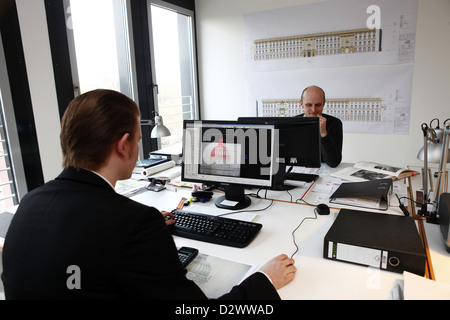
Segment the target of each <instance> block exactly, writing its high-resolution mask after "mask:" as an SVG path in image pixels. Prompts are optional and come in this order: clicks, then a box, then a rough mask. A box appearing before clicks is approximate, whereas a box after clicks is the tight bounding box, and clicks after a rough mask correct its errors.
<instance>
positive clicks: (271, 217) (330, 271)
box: [0, 164, 450, 300]
mask: <svg viewBox="0 0 450 320" xmlns="http://www.w3.org/2000/svg"><path fill="white" fill-rule="evenodd" d="M344 166H345V164H344ZM341 167H342V165H341V166H339V167H338V168H337V169H340V168H341ZM327 179H328V177H326V176H322V175H321V177H320V178H319V180H318V181H317V184H318V185H319V184H321V183H322V184H323V183H327V182H328V180H327ZM415 179H416V180H417V181H416V182H415V183H416V187H417V184H420V178H419V177H417V178H415ZM307 187H308V186H305V187H304V188H296V189H294V190H291V191H289V193H288V192H286V191H268V192H267V193H266V192H265V191H260V192H259V196H261V197H266V198H268V199H258V198H255V197H252V198H251V199H252V204H251V206H250V207H249V208H248V210H258V209H264V208H266V207H268V206H269V205H271V204H272V205H271V206H270V207H269V208H268V209H266V210H263V211H259V212H247V213H238V214H232V215H229V216H227V217H229V218H235V219H242V220H250V219H253V218H255V221H256V222H258V223H261V224H263V228H262V229H261V231H260V233H259V234H258V236H257V237H256V239H255V240H254V241H253V242H252V243H251V244H250V245H249V246H248V247H246V248H244V249H238V248H232V247H226V246H219V245H215V244H210V243H205V242H199V241H195V240H190V239H185V238H181V237H175V242H176V245H177V246H178V247H181V246H190V247H194V248H197V249H199V251H200V253H203V254H207V255H211V256H216V257H219V258H223V259H227V260H230V261H235V262H239V263H244V264H248V265H253V266H261V265H263V264H264V263H265V262H267V261H268V260H269V259H271V258H273V257H274V256H277V255H279V254H281V253H285V254H287V255H289V256H291V255H292V254H293V253H294V252H295V250H296V248H295V245H294V242H293V238H292V232H293V231H294V229H295V228H296V227H297V226H298V225H299V224H300V222H301V221H302V220H303V219H304V218H305V217H311V218H312V217H314V208H315V207H314V206H309V205H306V204H302V203H295V201H296V200H297V199H299V198H302V197H304V199H305V200H306V201H308V202H311V203H316V204H317V201H321V200H323V198H320V197H318V196H317V193H316V194H315V193H314V192H311V189H310V191H309V192H308V193H307V194H306V195H304V194H305V191H306V190H305V189H307ZM255 192H257V190H250V191H247V193H255ZM190 194H191V190H190V189H189V188H182V187H178V188H175V187H172V188H170V189H167V190H164V191H161V192H151V191H146V192H143V193H140V194H137V195H135V196H133V197H132V199H133V200H135V201H137V202H140V203H143V204H146V205H149V206H153V207H156V208H157V209H159V210H164V211H171V210H172V209H174V208H175V207H176V206H177V205H178V204H179V202H180V200H181V198H182V197H185V198H190ZM219 195H221V194H219V193H216V194H214V198H215V197H218V196H219ZM270 199H275V201H273V203H272V200H270ZM321 202H323V201H321ZM325 202H326V201H325ZM185 209H186V210H192V211H198V212H203V213H208V214H212V215H217V214H221V213H224V212H230V211H227V210H223V209H219V208H216V207H215V205H214V202H213V201H210V202H208V203H204V204H201V203H192V204H191V205H190V206H189V207H186V208H185ZM389 211H390V212H389V213H392V214H399V215H401V214H402V213H401V211H400V209H398V207H397V206H395V207H394V206H393V207H391V208H390V209H389ZM338 212H339V209H337V208H333V209H332V210H331V214H330V215H328V216H317V219H316V220H305V221H304V222H303V224H302V225H301V227H300V228H299V229H298V230H297V231H296V232H295V240H296V243H297V245H298V246H299V251H298V252H297V253H296V254H295V255H294V256H293V258H294V259H295V261H296V267H297V269H298V271H297V275H296V277H295V279H294V280H293V281H292V282H291V283H289V284H288V285H286V286H285V287H283V288H282V289H281V290H280V291H279V294H280V296H281V297H282V298H283V299H292V300H294V299H390V298H391V290H392V289H393V287H394V285H395V284H396V282H397V281H399V280H402V279H403V275H401V274H397V273H392V272H388V271H384V270H379V269H375V268H369V267H363V266H357V265H352V264H349V263H344V262H338V261H332V260H327V259H324V258H323V257H322V254H323V253H322V252H323V239H324V236H325V234H326V233H327V232H328V230H329V228H330V227H331V225H332V224H333V221H334V219H335V218H336V216H337V214H338ZM425 230H426V236H427V241H428V245H429V251H430V256H431V260H432V267H433V269H434V275H435V278H436V280H437V281H439V282H442V283H445V284H449V285H450V271H448V270H450V254H448V253H447V252H446V250H445V246H444V242H443V239H442V235H441V232H440V228H439V226H438V225H432V224H428V223H425ZM1 246H2V243H0V251H1Z"/></svg>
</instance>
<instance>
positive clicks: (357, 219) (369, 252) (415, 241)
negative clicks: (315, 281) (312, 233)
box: [323, 209, 426, 276]
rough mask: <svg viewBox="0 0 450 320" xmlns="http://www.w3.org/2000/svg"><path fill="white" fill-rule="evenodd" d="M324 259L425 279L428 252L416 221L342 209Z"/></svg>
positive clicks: (326, 241)
mask: <svg viewBox="0 0 450 320" xmlns="http://www.w3.org/2000/svg"><path fill="white" fill-rule="evenodd" d="M323 257H324V258H326V259H331V260H337V261H343V262H348V263H353V264H359V265H363V266H371V267H375V268H380V269H382V270H387V271H392V272H397V273H403V271H409V272H411V273H415V274H418V275H421V276H423V275H424V273H425V261H426V252H425V249H424V247H423V244H422V240H421V238H420V236H419V232H418V230H417V227H416V223H415V221H414V219H413V218H411V217H405V216H397V215H391V214H384V213H377V212H365V211H357V210H349V209H341V211H340V212H339V214H338V216H337V218H336V220H335V221H334V223H333V225H332V226H331V228H330V230H329V231H328V233H327V234H326V236H325V238H324V246H323Z"/></svg>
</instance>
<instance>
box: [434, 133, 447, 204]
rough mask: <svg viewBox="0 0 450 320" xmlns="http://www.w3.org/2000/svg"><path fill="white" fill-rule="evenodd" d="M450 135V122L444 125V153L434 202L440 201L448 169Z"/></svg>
mask: <svg viewBox="0 0 450 320" xmlns="http://www.w3.org/2000/svg"><path fill="white" fill-rule="evenodd" d="M449 135H450V124H445V126H444V136H443V142H442V153H441V161H440V163H439V175H438V180H437V182H436V193H435V195H434V202H435V203H438V201H439V196H440V193H441V185H442V182H443V175H444V173H445V171H446V167H447V161H448V147H449V139H448V137H449Z"/></svg>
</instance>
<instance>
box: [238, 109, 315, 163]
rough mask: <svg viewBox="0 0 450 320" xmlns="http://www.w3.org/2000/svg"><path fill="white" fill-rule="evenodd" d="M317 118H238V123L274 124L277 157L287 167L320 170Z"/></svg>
mask: <svg viewBox="0 0 450 320" xmlns="http://www.w3.org/2000/svg"><path fill="white" fill-rule="evenodd" d="M319 121H320V120H319V118H318V117H240V118H238V122H242V123H256V124H274V125H276V127H277V128H278V130H279V144H280V145H279V157H280V160H281V162H282V163H284V164H285V165H286V167H289V166H301V167H308V168H320V166H321V162H322V154H321V143H320V122H319Z"/></svg>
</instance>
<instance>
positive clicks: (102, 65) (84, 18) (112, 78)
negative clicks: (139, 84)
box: [65, 0, 134, 99]
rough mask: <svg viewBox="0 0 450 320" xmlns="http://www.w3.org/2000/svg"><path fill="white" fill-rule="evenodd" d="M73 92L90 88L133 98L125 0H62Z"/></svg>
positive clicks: (81, 91)
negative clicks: (117, 92) (109, 90)
mask: <svg viewBox="0 0 450 320" xmlns="http://www.w3.org/2000/svg"><path fill="white" fill-rule="evenodd" d="M65 10H66V25H67V31H68V40H69V48H70V54H71V66H72V76H73V82H74V91H75V95H79V94H81V93H84V92H87V91H91V90H94V89H99V88H102V89H111V90H116V91H120V92H122V93H123V94H126V95H127V96H129V97H130V98H132V99H134V90H133V85H132V84H133V81H132V77H133V75H132V67H131V54H130V42H129V28H128V16H127V2H126V0H90V1H86V0H65Z"/></svg>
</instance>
